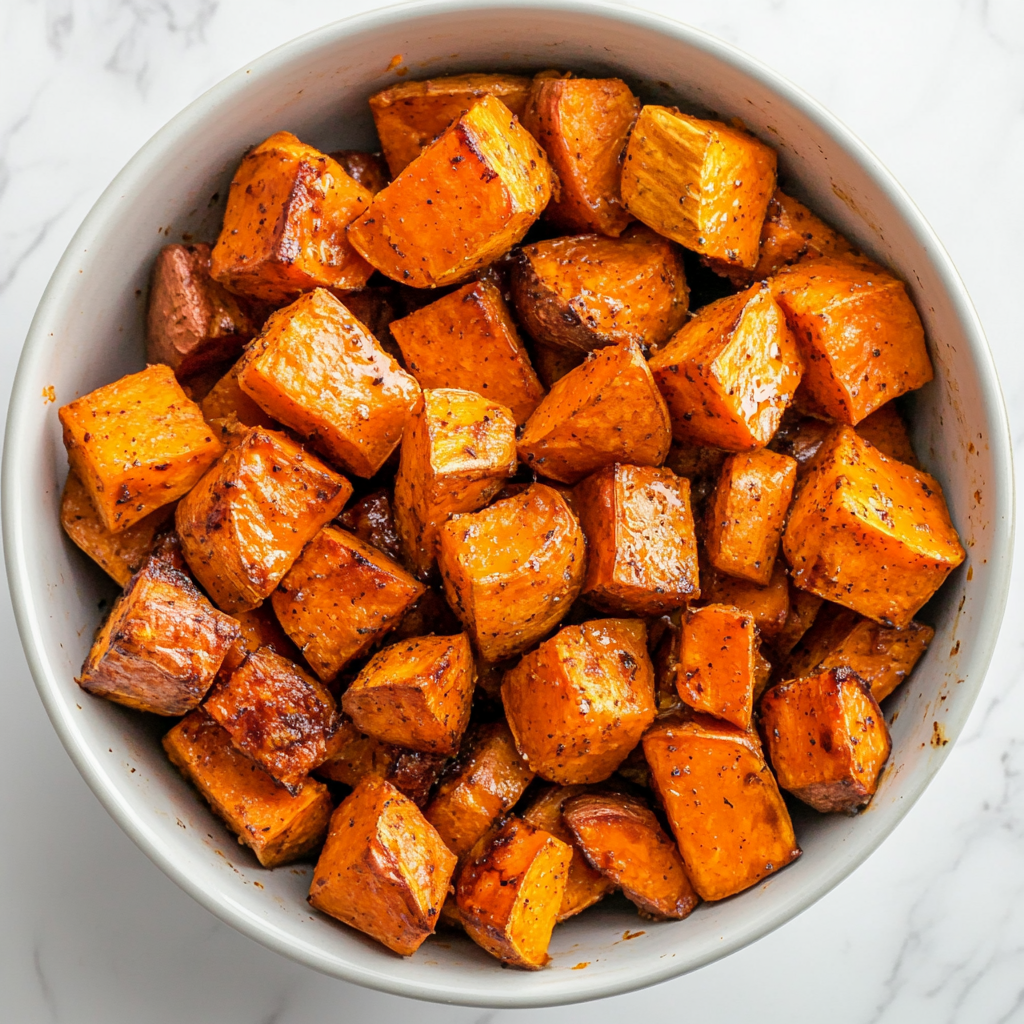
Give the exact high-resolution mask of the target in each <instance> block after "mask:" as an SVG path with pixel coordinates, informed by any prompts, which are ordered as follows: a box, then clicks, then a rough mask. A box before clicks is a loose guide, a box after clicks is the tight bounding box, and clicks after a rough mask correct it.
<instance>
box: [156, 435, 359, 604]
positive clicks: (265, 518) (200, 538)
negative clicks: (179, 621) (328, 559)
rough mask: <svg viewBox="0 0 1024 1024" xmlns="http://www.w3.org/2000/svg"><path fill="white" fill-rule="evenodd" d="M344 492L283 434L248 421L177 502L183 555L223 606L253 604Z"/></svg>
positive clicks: (341, 482) (345, 487)
mask: <svg viewBox="0 0 1024 1024" xmlns="http://www.w3.org/2000/svg"><path fill="white" fill-rule="evenodd" d="M351 493H352V485H351V484H350V483H349V482H348V481H347V480H346V479H345V478H344V477H343V476H341V475H340V474H339V473H335V472H334V471H333V470H331V469H328V468H327V466H325V465H324V464H323V463H322V462H321V461H320V460H319V459H317V458H315V457H314V456H312V455H310V454H309V453H308V452H306V451H303V449H302V448H301V447H300V446H299V445H297V444H296V443H295V442H294V441H292V440H291V439H290V438H288V437H286V436H285V435H284V434H280V433H277V432H276V431H273V430H264V429H261V428H259V427H253V428H251V429H250V430H249V431H248V433H246V434H245V436H244V437H243V438H242V440H241V441H239V442H238V443H237V444H236V445H235V446H234V447H232V448H230V449H229V450H228V451H227V452H225V454H224V456H223V458H221V460H220V461H219V462H218V463H217V464H216V465H214V466H212V467H211V468H210V470H209V472H208V473H207V474H206V476H204V477H203V479H202V480H200V481H199V483H198V484H197V485H196V486H195V487H194V488H193V489H192V490H191V491H190V492H189V493H188V495H186V497H185V498H184V499H183V500H182V501H181V503H180V504H179V505H178V509H177V512H176V513H175V517H174V519H175V524H176V526H177V529H178V534H179V536H180V537H181V548H182V552H183V553H184V555H185V560H186V561H187V562H188V566H189V568H190V569H191V570H192V572H193V573H194V574H195V576H196V579H198V580H199V582H200V583H201V584H202V585H203V587H204V588H205V589H206V592H207V593H208V594H209V595H210V597H211V598H212V599H213V600H214V602H215V603H216V604H217V605H218V606H219V607H220V608H223V609H224V611H228V612H234V611H246V610H248V609H251V608H255V607H256V606H257V605H259V604H260V603H261V602H262V601H263V599H264V598H266V597H269V596H270V595H271V593H273V591H274V588H275V587H276V586H277V584H278V583H279V582H280V581H281V578H282V577H283V576H284V575H285V573H286V572H288V570H289V569H290V568H291V566H292V563H293V562H294V561H295V559H296V558H298V556H299V552H300V551H301V550H302V549H303V547H305V545H306V542H307V541H309V540H311V539H312V538H313V537H314V536H315V535H316V534H317V532H318V531H319V530H320V528H321V527H322V526H323V525H324V523H328V522H330V521H331V520H332V519H333V518H334V517H335V516H336V515H337V514H338V513H339V512H340V511H341V509H342V506H343V505H344V504H345V502H346V501H347V500H348V498H349V495H350V494H351Z"/></svg>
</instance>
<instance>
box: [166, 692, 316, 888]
mask: <svg viewBox="0 0 1024 1024" xmlns="http://www.w3.org/2000/svg"><path fill="white" fill-rule="evenodd" d="M163 745H164V750H166V751H167V756H168V757H169V758H170V759H171V763H172V764H174V765H175V767H177V768H178V769H179V770H180V771H181V773H182V775H184V776H185V778H186V779H188V780H189V782H191V783H192V785H194V786H195V787H196V789H198V790H199V792H200V793H201V794H202V796H203V798H204V799H205V800H206V801H207V802H208V803H209V805H210V807H211V809H212V810H213V812H214V813H215V814H216V815H217V816H218V817H219V818H221V819H222V820H223V821H224V823H225V824H226V825H227V826H228V828H229V829H231V831H232V832H234V833H235V834H236V835H237V836H238V841H239V842H240V843H242V844H244V845H245V846H248V847H249V848H250V849H251V850H252V851H253V853H255V854H256V857H257V859H258V860H259V862H260V863H261V864H262V865H263V866H264V867H265V868H276V867H280V866H281V865H282V864H288V863H290V862H291V861H294V860H298V859H299V858H300V857H302V856H303V855H304V854H306V853H309V851H310V850H313V849H315V848H316V847H317V846H319V845H320V842H321V841H322V839H323V837H324V833H325V832H326V831H327V822H328V821H329V819H330V817H331V797H330V794H329V793H328V792H327V787H326V786H325V785H324V784H323V783H322V782H317V781H316V780H315V779H309V780H307V782H306V784H305V785H304V786H303V787H302V789H301V790H300V791H299V792H298V793H296V794H294V795H293V794H291V793H289V792H288V790H287V789H284V788H283V787H282V786H279V785H277V783H276V782H274V780H273V779H272V778H271V777H270V776H269V775H268V774H267V773H266V772H265V771H264V770H263V769H262V768H260V767H259V765H257V764H255V763H254V762H253V761H251V760H249V758H247V757H246V756H245V755H244V754H242V753H241V752H240V751H239V750H237V749H236V748H235V747H234V746H232V744H231V737H230V736H229V735H228V734H227V731H226V730H224V729H222V728H221V727H220V726H219V725H218V724H217V723H216V722H215V721H214V720H213V719H212V718H210V716H209V715H207V714H206V712H205V711H203V710H201V709H197V710H195V711H193V712H192V713H191V714H190V715H188V716H187V717H186V718H183V719H182V720H181V721H180V722H179V723H178V724H177V725H176V726H175V727H174V728H173V729H171V731H170V732H169V733H167V735H166V736H164V740H163Z"/></svg>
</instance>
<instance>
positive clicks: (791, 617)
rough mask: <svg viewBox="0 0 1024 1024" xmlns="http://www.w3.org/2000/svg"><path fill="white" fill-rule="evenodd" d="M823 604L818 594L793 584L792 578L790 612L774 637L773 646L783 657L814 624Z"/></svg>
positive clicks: (790, 583) (790, 584)
mask: <svg viewBox="0 0 1024 1024" xmlns="http://www.w3.org/2000/svg"><path fill="white" fill-rule="evenodd" d="M822 604H823V602H822V600H821V598H820V597H818V595H817V594H812V593H811V592H810V591H809V590H801V589H800V588H799V587H795V586H793V581H792V580H790V581H789V613H788V614H787V615H786V621H785V622H784V623H783V625H782V628H781V629H779V630H777V631H776V633H775V635H774V636H773V637H772V648H773V649H774V650H775V651H776V652H777V653H778V654H780V655H782V656H783V657H785V656H786V655H787V654H789V652H790V651H792V650H793V648H794V647H795V646H796V645H797V644H798V643H799V642H800V639H801V638H802V637H803V636H804V634H805V633H806V632H807V631H808V630H809V629H810V628H811V626H812V625H813V624H814V620H815V618H816V617H817V615H818V612H819V610H820V609H821V606H822ZM790 674H791V675H792V674H793V673H790Z"/></svg>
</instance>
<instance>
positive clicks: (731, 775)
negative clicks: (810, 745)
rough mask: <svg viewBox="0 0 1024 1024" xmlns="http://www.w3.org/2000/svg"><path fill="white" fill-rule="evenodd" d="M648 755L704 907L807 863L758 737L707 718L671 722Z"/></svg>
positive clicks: (650, 738) (656, 734)
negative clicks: (790, 866) (796, 864)
mask: <svg viewBox="0 0 1024 1024" xmlns="http://www.w3.org/2000/svg"><path fill="white" fill-rule="evenodd" d="M644 754H645V755H646V757H647V763H648V764H649V765H650V766H651V780H652V782H653V783H654V787H655V789H656V790H657V792H658V794H659V795H660V797H661V800H662V803H663V804H664V806H665V813H666V814H667V815H668V820H669V824H670V825H671V826H672V831H673V833H674V834H675V837H676V842H677V843H678V844H679V852H680V853H681V854H682V855H683V863H684V864H685V865H686V873H687V875H688V876H689V878H690V881H691V883H692V884H693V887H694V889H696V890H697V893H698V895H699V896H700V897H701V898H702V899H705V900H721V899H725V897H726V896H732V895H734V894H735V893H738V892H742V891H743V890H744V889H749V888H750V886H752V885H756V884H757V883H758V882H759V881H761V879H762V878H765V877H766V876H767V875H770V874H772V873H773V872H775V871H778V870H779V869H780V868H784V867H785V866H786V865H787V864H789V863H790V862H791V861H794V860H796V858H797V857H799V856H800V848H799V847H798V846H797V845H796V836H795V835H794V833H793V823H792V821H790V817H789V811H787V810H786V805H785V803H784V802H783V800H782V796H781V794H780V793H779V787H778V786H777V785H776V782H775V777H774V776H773V775H772V773H771V771H770V770H769V768H768V765H767V764H766V763H765V760H764V755H763V754H762V752H761V744H760V743H759V742H758V740H757V734H756V733H753V732H749V731H747V730H744V729H739V728H737V727H736V726H735V725H730V724H729V723H728V722H722V721H719V720H718V719H715V718H711V717H709V716H707V715H694V716H692V717H691V718H689V719H683V718H680V717H677V716H669V717H667V718H663V719H661V720H659V721H658V722H657V723H656V724H655V725H654V726H653V727H652V728H651V729H649V730H648V732H647V735H646V736H644Z"/></svg>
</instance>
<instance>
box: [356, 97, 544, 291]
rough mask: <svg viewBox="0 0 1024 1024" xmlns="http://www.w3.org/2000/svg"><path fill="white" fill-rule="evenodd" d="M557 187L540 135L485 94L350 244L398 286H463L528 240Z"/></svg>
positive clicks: (378, 204)
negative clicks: (536, 137) (535, 136)
mask: <svg viewBox="0 0 1024 1024" xmlns="http://www.w3.org/2000/svg"><path fill="white" fill-rule="evenodd" d="M385 151H386V150H385ZM551 180H552V176H551V169H550V167H549V166H548V161H547V158H546V157H545V156H544V153H543V151H542V150H541V148H540V147H539V146H538V145H537V143H536V142H535V141H534V140H533V137H532V136H531V135H530V134H529V133H528V132H527V131H526V130H525V129H524V128H523V127H521V126H520V124H519V122H518V120H516V118H515V117H514V116H513V115H512V112H511V111H510V110H509V109H508V107H506V106H505V104H504V103H502V102H501V100H499V99H495V98H494V97H493V96H485V97H484V98H483V99H482V100H480V101H479V102H477V103H476V104H475V105H474V106H473V107H472V108H471V109H470V110H469V112H468V113H466V114H463V115H462V117H460V118H459V120H458V121H456V122H455V124H453V125H452V126H451V127H450V128H449V129H448V130H447V131H446V132H445V133H444V134H443V135H442V136H441V137H440V138H439V139H438V140H437V141H436V142H434V143H433V144H432V145H431V146H429V147H428V148H427V149H426V150H425V151H424V152H423V153H422V154H421V155H420V156H418V157H417V158H416V159H415V160H414V161H413V162H412V163H411V164H409V166H408V167H406V168H405V170H404V171H402V173H401V174H400V175H398V177H397V178H395V180H394V181H393V182H392V183H391V184H390V185H388V187H387V188H386V189H384V191H383V192H378V193H377V195H375V196H374V197H373V201H372V203H371V204H370V208H369V210H367V211H366V213H364V214H363V215H362V216H361V217H359V218H358V219H357V220H356V221H354V222H353V223H352V225H351V227H350V229H349V232H348V237H349V241H351V243H352V245H353V246H355V248H356V249H357V250H358V252H359V253H361V254H362V255H363V256H364V257H365V258H366V259H367V260H368V261H369V262H370V263H371V264H372V265H373V266H374V267H376V269H377V270H379V271H380V272H381V273H382V274H384V275H386V276H387V277H390V278H392V279H393V280H395V281H401V282H402V283H403V284H409V285H412V286H413V287H414V288H434V287H437V286H438V285H445V284H456V283H458V282H460V281H464V280H465V279H466V278H468V277H470V276H471V275H472V274H473V273H475V272H476V271H477V270H480V269H481V268H482V267H485V266H487V264H488V263H491V262H493V261H494V260H496V259H497V258H498V257H499V256H501V255H503V254H504V253H506V252H508V250H509V249H511V248H512V246H513V245H515V244H516V243H517V242H518V241H519V240H520V239H521V238H522V237H523V235H525V234H526V232H527V230H528V229H529V227H530V225H531V224H533V222H534V221H535V220H536V219H537V218H538V217H539V216H540V214H541V211H542V210H543V209H544V207H545V206H546V205H547V202H548V199H549V198H550V197H551Z"/></svg>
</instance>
